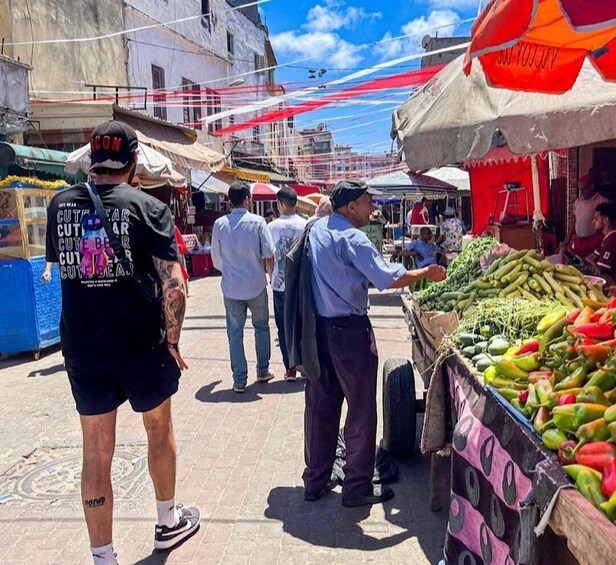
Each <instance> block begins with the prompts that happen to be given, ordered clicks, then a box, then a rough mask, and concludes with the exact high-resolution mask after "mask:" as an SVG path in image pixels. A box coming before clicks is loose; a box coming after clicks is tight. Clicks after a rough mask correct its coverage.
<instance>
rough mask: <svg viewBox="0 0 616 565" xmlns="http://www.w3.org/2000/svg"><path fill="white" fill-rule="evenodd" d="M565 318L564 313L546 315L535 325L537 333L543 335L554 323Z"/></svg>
mask: <svg viewBox="0 0 616 565" xmlns="http://www.w3.org/2000/svg"><path fill="white" fill-rule="evenodd" d="M564 317H565V312H563V311H560V310H559V311H558V312H552V313H551V314H547V315H546V316H544V317H543V318H541V320H540V321H539V323H538V324H537V331H538V332H539V333H545V332H546V331H547V330H548V329H550V328H551V327H552V326H553V325H554V324H556V322H558V321H559V320H561V319H562V318H564Z"/></svg>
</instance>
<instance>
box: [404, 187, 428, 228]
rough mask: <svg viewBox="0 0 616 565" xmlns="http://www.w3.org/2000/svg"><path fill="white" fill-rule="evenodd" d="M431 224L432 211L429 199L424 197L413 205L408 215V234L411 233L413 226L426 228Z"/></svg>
mask: <svg viewBox="0 0 616 565" xmlns="http://www.w3.org/2000/svg"><path fill="white" fill-rule="evenodd" d="M429 223H430V210H429V208H428V199H427V198H426V197H425V196H424V197H423V198H422V199H421V200H417V202H415V203H414V204H413V207H412V208H411V210H410V212H409V214H408V222H407V224H408V233H409V234H410V233H411V229H412V226H425V225H426V224H429Z"/></svg>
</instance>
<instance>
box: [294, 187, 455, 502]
mask: <svg viewBox="0 0 616 565" xmlns="http://www.w3.org/2000/svg"><path fill="white" fill-rule="evenodd" d="M371 190H372V189H370V188H369V187H368V185H366V184H365V183H364V182H362V181H352V180H348V181H341V182H339V183H338V184H337V185H336V187H335V188H334V191H333V192H332V194H331V201H332V206H333V208H334V213H333V214H332V215H331V216H327V217H325V218H321V219H320V220H317V221H316V222H315V223H314V224H312V225H311V227H310V231H309V233H308V236H307V240H308V251H307V253H306V258H305V259H302V261H304V260H307V261H308V263H309V270H308V272H310V278H311V281H310V282H311V284H310V288H311V290H312V294H313V303H314V310H315V314H316V332H315V335H316V349H317V351H318V366H319V368H320V371H319V372H320V375H318V376H317V375H312V376H311V375H310V373H309V374H308V378H309V380H308V382H307V384H306V409H305V414H304V432H305V433H304V442H305V443H304V453H305V460H306V469H305V471H304V473H303V480H304V489H305V490H304V498H305V500H307V501H315V500H317V499H319V498H321V497H322V496H323V495H325V494H326V493H327V492H328V491H329V490H331V489H333V488H334V487H335V486H336V484H337V481H334V480H332V479H331V472H332V466H333V464H334V460H335V457H336V445H337V440H338V429H339V426H340V416H341V410H342V403H343V401H344V400H345V399H346V401H347V406H348V411H347V416H346V421H345V428H344V429H345V441H346V447H347V459H346V466H345V468H344V470H345V479H344V484H343V486H342V504H343V505H344V506H351V507H353V506H362V505H367V504H375V503H379V502H384V501H386V500H389V499H390V498H392V497H393V496H394V493H393V491H392V490H391V488H389V487H388V486H387V485H373V483H372V477H373V474H374V456H375V443H376V425H377V410H376V389H377V387H376V384H377V369H378V354H377V349H376V342H375V339H374V332H373V331H372V326H371V324H370V320H369V319H368V308H369V306H370V302H369V299H368V286H369V284H373V285H374V286H375V287H376V288H378V289H379V290H381V291H382V290H385V289H386V288H403V287H405V286H408V285H409V284H412V283H414V282H416V281H418V280H421V279H424V278H429V279H431V280H434V281H440V280H443V279H444V278H445V270H444V269H443V268H442V267H439V266H437V265H431V266H429V267H426V268H424V269H418V270H415V271H407V270H406V269H405V268H404V267H403V266H402V265H399V264H390V263H386V262H385V261H384V260H383V258H382V256H381V254H380V253H379V252H378V251H377V249H376V248H375V247H374V245H373V244H372V243H371V242H370V240H369V239H368V236H367V235H366V234H365V233H364V232H363V231H361V229H360V228H361V227H363V226H365V225H366V224H368V222H369V221H370V215H371V214H372V212H373V211H374V210H375V207H374V205H373V203H372V196H371ZM291 264H292V263H291ZM287 290H295V289H289V288H288V289H287ZM304 353H306V352H304Z"/></svg>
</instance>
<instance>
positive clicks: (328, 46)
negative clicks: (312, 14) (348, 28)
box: [270, 31, 362, 68]
mask: <svg viewBox="0 0 616 565" xmlns="http://www.w3.org/2000/svg"><path fill="white" fill-rule="evenodd" d="M270 39H271V42H272V45H273V47H274V50H275V51H276V52H277V53H278V52H279V53H285V54H288V55H291V56H299V57H301V56H306V54H310V56H313V57H315V59H314V61H315V62H314V64H315V66H316V65H325V63H327V66H329V67H333V68H347V67H354V66H356V65H357V64H358V63H359V62H360V61H361V60H362V56H361V54H360V51H361V49H362V48H361V47H359V46H357V45H353V44H352V43H349V42H348V41H345V40H344V39H342V38H341V37H340V36H338V35H337V34H335V33H331V32H313V33H297V32H295V31H285V32H283V33H279V34H276V35H272V36H271V37H270Z"/></svg>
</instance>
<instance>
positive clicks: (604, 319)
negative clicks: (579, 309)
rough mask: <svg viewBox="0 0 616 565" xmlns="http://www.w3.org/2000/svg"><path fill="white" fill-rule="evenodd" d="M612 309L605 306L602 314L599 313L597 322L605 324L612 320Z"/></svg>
mask: <svg viewBox="0 0 616 565" xmlns="http://www.w3.org/2000/svg"><path fill="white" fill-rule="evenodd" d="M614 311H615V310H614V308H606V309H605V312H603V314H601V317H600V318H599V323H600V324H607V323H608V322H613V321H614V320H613V318H614Z"/></svg>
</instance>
